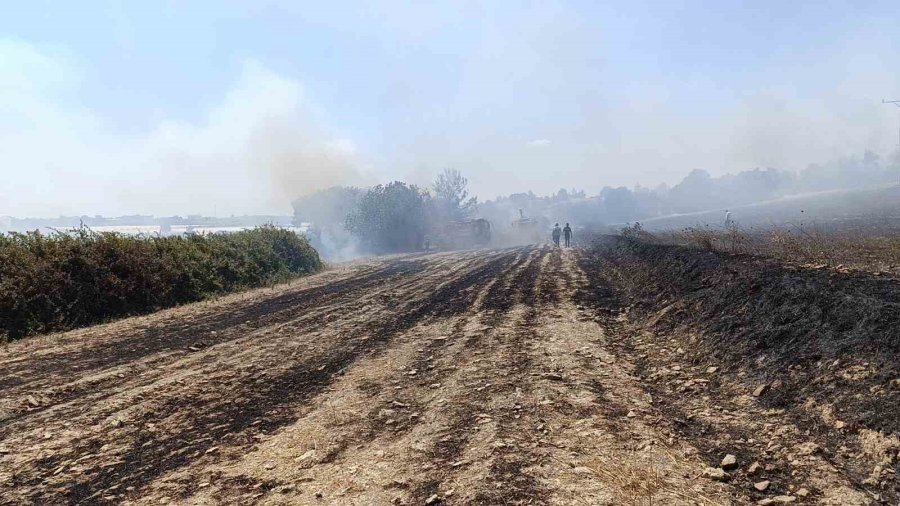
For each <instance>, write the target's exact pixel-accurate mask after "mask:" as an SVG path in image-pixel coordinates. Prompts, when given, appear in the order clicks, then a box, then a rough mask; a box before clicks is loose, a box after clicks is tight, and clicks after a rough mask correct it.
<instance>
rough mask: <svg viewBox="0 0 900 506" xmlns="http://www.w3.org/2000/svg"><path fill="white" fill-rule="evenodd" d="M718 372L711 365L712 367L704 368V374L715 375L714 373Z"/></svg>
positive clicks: (716, 368)
mask: <svg viewBox="0 0 900 506" xmlns="http://www.w3.org/2000/svg"><path fill="white" fill-rule="evenodd" d="M718 370H719V368H718V367H716V366H714V365H713V366H709V367H707V368H706V374H714V373H715V372H716V371H718Z"/></svg>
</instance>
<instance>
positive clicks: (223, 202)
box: [0, 42, 365, 216]
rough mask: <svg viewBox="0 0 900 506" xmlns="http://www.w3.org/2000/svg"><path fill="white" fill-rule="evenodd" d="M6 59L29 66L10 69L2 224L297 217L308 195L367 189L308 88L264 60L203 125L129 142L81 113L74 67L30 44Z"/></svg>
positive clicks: (9, 48) (206, 113) (156, 127)
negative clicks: (295, 208) (347, 187)
mask: <svg viewBox="0 0 900 506" xmlns="http://www.w3.org/2000/svg"><path fill="white" fill-rule="evenodd" d="M0 55H12V56H14V57H15V58H16V59H17V60H18V62H17V64H16V65H15V66H13V65H10V66H9V67H14V68H12V69H10V68H0V84H2V85H3V86H0V102H2V103H4V104H8V105H5V106H4V107H5V108H7V110H4V111H3V112H4V114H3V115H2V119H0V121H2V123H0V128H2V130H3V131H4V133H5V134H7V133H8V135H4V136H3V137H2V140H0V148H2V149H0V152H2V153H3V154H2V164H3V166H4V170H5V171H8V172H6V173H4V179H3V181H2V186H0V201H2V202H3V204H2V208H0V215H3V214H11V215H32V216H53V215H56V214H75V215H80V214H108V215H114V214H134V213H146V214H156V215H170V214H207V215H212V214H214V213H216V214H218V215H227V214H243V213H254V214H289V213H290V212H291V207H290V202H291V200H292V199H293V198H296V197H297V196H299V195H304V194H309V193H312V192H314V191H316V190H320V189H323V188H327V187H330V186H334V185H340V184H358V183H359V182H360V181H363V180H365V177H364V175H363V174H362V172H361V171H360V170H359V166H360V164H359V162H358V160H357V155H356V148H355V146H354V145H353V143H352V142H351V141H349V140H346V139H344V138H341V137H340V136H337V135H334V134H332V133H331V132H329V131H328V129H327V127H326V121H324V120H323V119H322V118H321V115H320V114H319V113H318V112H317V110H316V107H315V106H314V104H312V103H311V101H310V100H309V99H308V97H307V96H306V95H305V94H304V91H303V88H302V86H301V85H300V83H298V82H296V81H294V80H291V79H287V78H285V77H282V76H280V75H278V74H276V73H275V72H273V71H271V70H269V69H267V68H266V67H264V66H262V65H261V64H259V63H257V62H254V61H247V62H245V63H244V65H243V67H242V69H241V72H240V74H239V75H238V77H237V79H236V80H235V82H233V83H232V85H231V86H230V87H229V89H228V91H227V92H226V93H224V94H223V95H221V96H220V98H219V99H218V100H211V101H210V102H211V104H212V105H210V106H208V107H207V108H206V109H205V110H201V112H200V114H199V115H198V116H197V117H196V118H195V119H192V120H187V119H171V118H165V119H161V120H158V121H157V122H156V123H155V124H151V126H150V127H149V128H148V129H147V130H145V131H144V132H143V133H135V134H130V135H126V134H122V133H121V130H122V129H117V128H116V127H115V125H112V124H107V123H105V122H104V121H103V120H102V119H101V118H102V116H101V115H100V114H98V113H95V112H93V111H91V110H90V109H86V108H83V107H72V106H71V104H70V101H69V98H68V97H69V96H70V95H71V94H72V93H74V92H75V91H76V90H77V88H78V86H79V80H78V78H77V76H78V73H77V71H73V70H72V68H73V66H72V65H71V64H70V63H69V62H67V61H66V59H65V58H62V57H60V56H58V55H52V54H47V53H42V52H40V51H38V50H37V49H35V48H34V47H31V46H29V45H27V44H24V43H20V42H18V43H12V42H5V43H3V44H0ZM0 60H2V58H0ZM13 70H14V71H13ZM36 182H40V183H38V184H37V186H35V183H36ZM36 196H37V197H38V198H36Z"/></svg>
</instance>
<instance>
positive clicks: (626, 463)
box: [0, 247, 758, 505]
mask: <svg viewBox="0 0 900 506" xmlns="http://www.w3.org/2000/svg"><path fill="white" fill-rule="evenodd" d="M582 255H584V253H582V252H580V250H565V251H559V250H553V249H550V248H547V247H528V248H517V249H506V250H492V251H480V252H462V253H446V254H434V255H427V256H406V257H395V258H388V259H380V260H374V261H368V262H361V263H354V264H349V265H344V266H339V267H336V268H334V269H332V270H330V271H328V272H325V273H323V274H320V275H317V276H312V277H309V278H306V279H303V280H301V281H298V282H296V283H293V284H291V285H289V286H285V287H278V288H275V289H263V290H258V291H255V292H250V293H247V294H241V295H236V296H231V297H228V298H224V299H221V300H218V301H212V302H206V303H200V304H195V305H191V306H186V307H182V308H177V309H174V310H168V311H163V312H160V313H157V314H153V315H150V316H146V317H139V318H132V319H128V320H123V321H120V322H116V323H112V324H108V325H103V326H98V327H93V328H90V329H85V330H81V331H75V332H70V333H67V334H62V335H58V336H50V337H43V338H33V339H29V340H24V341H21V342H18V343H14V344H12V345H9V346H7V347H5V348H3V349H2V350H0V503H3V504H20V503H41V504H56V503H59V504H68V503H76V504H95V503H109V504H113V503H115V504H122V503H132V504H161V503H166V502H170V503H177V504H210V503H228V504H251V503H262V504H317V505H318V504H357V505H377V504H418V505H421V504H557V505H572V504H584V505H599V504H610V505H612V504H743V503H746V502H750V501H751V498H752V499H753V501H755V500H757V499H758V497H757V496H751V495H748V494H749V492H748V491H747V490H744V489H743V488H742V487H743V485H741V486H737V485H735V484H734V483H731V484H729V483H724V482H719V481H716V480H714V479H710V478H708V477H703V476H702V474H703V472H704V469H705V468H706V467H707V466H708V465H709V464H710V462H709V460H710V457H709V456H708V455H703V456H701V455H700V453H701V452H698V450H697V446H696V445H695V444H694V441H692V440H691V439H690V438H684V437H681V436H680V435H679V434H678V433H677V432H676V431H673V430H671V429H670V424H669V423H668V422H667V421H666V420H665V418H666V416H667V415H666V413H663V412H661V411H660V410H659V408H657V407H656V404H655V403H654V399H653V397H652V395H651V394H650V393H649V392H650V390H648V388H646V387H645V384H644V379H642V377H641V375H640V374H639V372H636V368H635V366H634V365H633V361H632V357H630V356H629V355H628V354H627V353H623V352H620V351H619V347H617V346H616V341H617V339H618V336H617V332H618V330H617V329H618V328H619V326H620V322H619V319H618V318H617V317H618V311H617V301H616V300H615V297H613V296H612V295H611V292H610V294H608V296H607V297H603V296H602V294H603V290H602V287H597V286H591V287H590V288H591V290H590V293H591V294H593V296H592V298H591V299H590V300H591V302H590V303H587V302H585V300H586V299H585V297H584V294H585V292H584V290H585V288H586V286H587V283H588V281H587V280H588V279H589V276H587V274H586V273H585V271H584V268H585V267H584V265H586V264H585V263H583V262H581V258H580V257H581V256H582ZM598 293H600V294H601V296H597V294H598ZM713 458H716V459H718V458H720V457H713ZM741 464H745V463H741ZM754 493H756V492H754Z"/></svg>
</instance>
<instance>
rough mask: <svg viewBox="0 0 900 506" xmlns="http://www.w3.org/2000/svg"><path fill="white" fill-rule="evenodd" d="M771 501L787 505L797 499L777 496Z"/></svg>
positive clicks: (788, 496)
mask: <svg viewBox="0 0 900 506" xmlns="http://www.w3.org/2000/svg"><path fill="white" fill-rule="evenodd" d="M772 500H773V501H774V502H775V503H777V504H788V503H792V502H795V501H796V500H797V498H796V497H794V496H792V495H777V496H775V497H773V498H772Z"/></svg>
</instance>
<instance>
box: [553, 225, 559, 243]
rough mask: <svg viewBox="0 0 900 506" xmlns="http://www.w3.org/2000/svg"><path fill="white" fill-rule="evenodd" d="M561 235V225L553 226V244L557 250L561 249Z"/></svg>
mask: <svg viewBox="0 0 900 506" xmlns="http://www.w3.org/2000/svg"><path fill="white" fill-rule="evenodd" d="M559 233H560V230H559V223H557V224H556V225H553V244H555V245H556V247H557V248H558V247H559Z"/></svg>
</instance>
